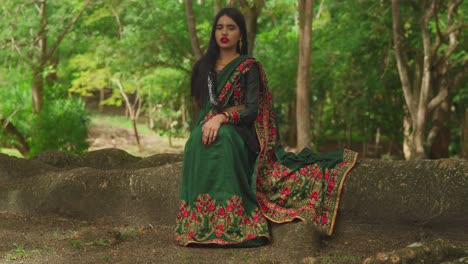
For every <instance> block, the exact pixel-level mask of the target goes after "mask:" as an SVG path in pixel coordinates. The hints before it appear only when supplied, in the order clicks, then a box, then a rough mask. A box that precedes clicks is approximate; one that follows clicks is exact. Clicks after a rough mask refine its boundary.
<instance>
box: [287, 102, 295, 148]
mask: <svg viewBox="0 0 468 264" xmlns="http://www.w3.org/2000/svg"><path fill="white" fill-rule="evenodd" d="M286 115H287V117H288V119H287V120H288V122H287V124H288V125H287V129H288V130H287V132H286V134H287V145H288V146H289V147H291V148H296V146H297V124H296V118H295V117H296V102H295V101H293V102H291V103H290V104H288V109H287V114H286Z"/></svg>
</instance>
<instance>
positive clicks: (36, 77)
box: [29, 0, 91, 113]
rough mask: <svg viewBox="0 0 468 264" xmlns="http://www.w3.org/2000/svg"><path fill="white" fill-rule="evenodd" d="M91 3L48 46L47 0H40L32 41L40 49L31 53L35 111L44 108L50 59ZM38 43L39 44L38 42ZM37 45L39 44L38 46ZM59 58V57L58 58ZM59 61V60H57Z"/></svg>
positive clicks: (85, 5) (88, 0)
mask: <svg viewBox="0 0 468 264" xmlns="http://www.w3.org/2000/svg"><path fill="white" fill-rule="evenodd" d="M90 3H91V0H87V1H86V2H85V4H84V5H83V7H82V9H81V10H80V11H79V12H78V14H77V15H76V16H75V17H73V19H72V20H71V21H70V22H69V23H68V24H67V25H65V27H64V29H63V30H62V32H61V33H60V34H59V35H58V37H57V39H56V40H55V42H54V43H53V44H52V45H51V46H50V47H49V46H48V41H47V39H48V35H47V33H48V31H47V28H48V20H47V0H42V1H39V4H40V5H39V7H38V8H37V9H38V12H39V17H40V22H39V25H40V26H39V30H38V32H37V34H36V35H35V36H33V39H32V41H31V44H32V46H33V48H35V49H38V50H39V53H38V54H35V53H34V51H32V52H31V53H30V54H29V59H30V63H31V66H32V74H33V76H32V100H33V112H34V113H39V112H40V111H41V108H42V102H43V100H44V98H43V97H44V78H43V74H44V70H45V67H47V65H48V64H49V63H50V60H51V59H52V58H53V55H54V53H55V51H56V50H57V48H58V46H59V45H60V43H61V42H62V40H63V38H64V37H65V35H66V34H67V33H68V31H69V30H70V28H71V27H72V26H73V25H74V24H75V23H76V22H77V21H78V19H79V18H80V17H81V16H82V15H83V12H84V11H85V9H86V8H87V7H88V5H89V4H90ZM36 43H37V44H36ZM36 45H37V46H36ZM57 60H58V59H57ZM57 63H58V62H57Z"/></svg>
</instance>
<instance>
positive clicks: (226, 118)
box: [221, 112, 229, 123]
mask: <svg viewBox="0 0 468 264" xmlns="http://www.w3.org/2000/svg"><path fill="white" fill-rule="evenodd" d="M221 114H222V115H223V116H224V121H223V123H227V122H228V120H229V114H228V113H226V112H222V113H221Z"/></svg>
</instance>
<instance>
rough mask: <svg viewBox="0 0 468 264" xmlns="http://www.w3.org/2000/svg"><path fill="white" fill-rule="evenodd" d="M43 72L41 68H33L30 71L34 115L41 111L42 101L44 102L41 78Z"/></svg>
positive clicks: (42, 80)
mask: <svg viewBox="0 0 468 264" xmlns="http://www.w3.org/2000/svg"><path fill="white" fill-rule="evenodd" d="M43 72H44V69H43V68H42V69H41V68H40V69H37V68H33V71H32V99H33V112H34V113H39V112H40V111H41V109H42V101H43V100H44V79H43V78H42V73H43Z"/></svg>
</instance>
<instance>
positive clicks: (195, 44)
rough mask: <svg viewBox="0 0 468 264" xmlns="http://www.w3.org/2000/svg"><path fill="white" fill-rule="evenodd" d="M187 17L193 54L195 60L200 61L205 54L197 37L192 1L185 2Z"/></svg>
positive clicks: (186, 0)
mask: <svg viewBox="0 0 468 264" xmlns="http://www.w3.org/2000/svg"><path fill="white" fill-rule="evenodd" d="M185 15H186V17H187V27H188V32H189V35H190V44H191V45H192V50H193V54H195V59H196V60H199V59H201V57H202V56H203V53H202V51H201V49H200V41H199V40H198V36H197V29H196V27H195V25H196V24H195V17H194V15H193V5H192V0H185Z"/></svg>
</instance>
